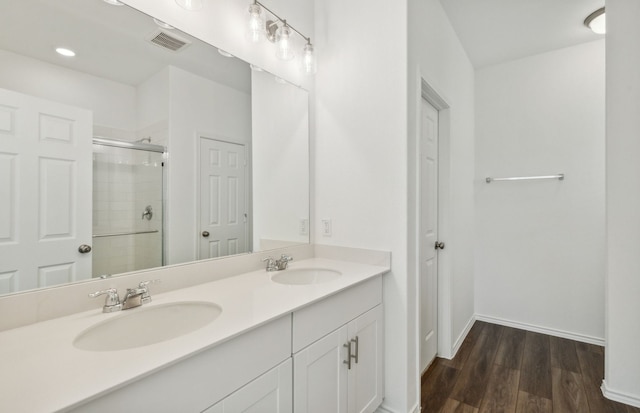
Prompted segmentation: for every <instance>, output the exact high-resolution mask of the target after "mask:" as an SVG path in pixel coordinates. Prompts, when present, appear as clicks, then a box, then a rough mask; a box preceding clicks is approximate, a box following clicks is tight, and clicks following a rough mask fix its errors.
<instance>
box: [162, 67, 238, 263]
mask: <svg viewBox="0 0 640 413" xmlns="http://www.w3.org/2000/svg"><path fill="white" fill-rule="evenodd" d="M169 88H170V93H169V94H170V103H169V106H170V115H169V128H170V130H169V162H168V163H167V200H166V213H167V219H166V222H165V234H166V237H165V241H166V245H165V246H166V257H165V258H166V264H176V263H180V262H187V261H193V260H195V259H196V258H197V257H196V254H197V240H198V234H199V231H198V229H197V226H196V225H197V214H196V212H197V211H198V209H197V201H198V197H197V194H198V180H199V178H198V177H199V173H198V169H197V168H198V162H197V159H199V158H198V148H199V144H200V138H199V137H200V136H201V135H204V136H207V137H209V138H216V137H218V138H221V139H224V140H227V141H231V142H238V143H245V144H247V145H249V144H250V143H251V97H250V96H249V95H248V94H247V93H244V92H240V91H238V90H235V89H232V88H230V87H227V86H224V85H221V84H218V83H215V82H212V81H210V80H208V79H205V78H202V77H199V76H196V75H194V74H192V73H189V72H186V71H184V70H182V69H179V68H176V67H170V68H169Z"/></svg>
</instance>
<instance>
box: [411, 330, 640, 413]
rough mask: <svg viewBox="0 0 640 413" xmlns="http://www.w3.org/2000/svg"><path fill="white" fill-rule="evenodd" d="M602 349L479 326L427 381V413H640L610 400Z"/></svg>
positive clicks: (424, 407) (439, 361) (424, 408)
mask: <svg viewBox="0 0 640 413" xmlns="http://www.w3.org/2000/svg"><path fill="white" fill-rule="evenodd" d="M603 377H604V350H603V348H602V347H599V346H595V345H591V344H585V343H580V342H576V341H572V340H567V339H563V338H558V337H552V336H547V335H544V334H538V333H532V332H529V331H524V330H518V329H515V328H510V327H504V326H499V325H495V324H489V323H485V322H481V321H476V323H475V324H474V325H473V328H472V329H471V331H470V332H469V334H468V335H467V338H466V339H465V341H464V343H463V344H462V346H461V347H460V350H458V354H456V357H455V358H454V359H453V360H445V359H441V358H437V359H436V360H435V361H434V362H433V363H432V365H431V366H430V367H429V369H428V370H427V371H426V372H425V374H424V375H423V376H422V413H454V412H455V413H640V409H638V408H635V407H631V406H626V405H624V404H621V403H617V402H613V401H611V400H608V399H605V398H604V396H602V392H601V391H600V385H601V383H602V378H603Z"/></svg>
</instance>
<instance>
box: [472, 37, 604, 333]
mask: <svg viewBox="0 0 640 413" xmlns="http://www.w3.org/2000/svg"><path fill="white" fill-rule="evenodd" d="M604 51H605V45H604V41H603V40H602V41H596V42H590V43H585V44H581V45H578V46H573V47H569V48H565V49H560V50H556V51H552V52H548V53H544V54H540V55H535V56H531V57H527V58H524V59H520V60H516V61H511V62H507V63H503V64H499V65H495V66H490V67H486V68H483V69H480V70H478V71H477V72H476V239H475V251H476V277H475V292H476V298H475V303H476V313H477V314H478V316H480V317H490V318H492V319H495V320H496V321H498V322H505V321H506V322H514V323H516V324H519V325H521V326H522V327H525V328H526V327H529V328H530V327H538V328H542V329H546V330H548V332H550V333H552V334H565V335H566V334H568V335H569V336H570V337H572V338H575V339H578V340H586V341H589V342H595V343H600V344H602V340H603V337H604V294H603V289H604V258H605V257H604V246H605V242H604V235H605V226H604V224H605V223H604V116H605V102H604V100H605V96H604V94H605V93H604V92H605V77H604V76H605V61H604ZM556 173H564V174H566V179H565V180H563V181H559V180H545V181H530V182H494V183H491V184H487V183H486V182H485V178H486V177H488V176H491V177H501V176H529V175H551V174H556Z"/></svg>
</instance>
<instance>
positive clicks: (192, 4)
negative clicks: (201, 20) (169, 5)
mask: <svg viewBox="0 0 640 413" xmlns="http://www.w3.org/2000/svg"><path fill="white" fill-rule="evenodd" d="M176 3H177V4H178V6H180V7H182V8H183V9H185V10H190V11H193V10H200V9H201V8H202V0H176Z"/></svg>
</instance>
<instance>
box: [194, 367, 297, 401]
mask: <svg viewBox="0 0 640 413" xmlns="http://www.w3.org/2000/svg"><path fill="white" fill-rule="evenodd" d="M292 364H293V363H292V362H291V358H289V359H287V361H285V362H284V363H282V364H280V365H279V366H277V367H275V368H273V369H271V370H270V371H268V372H267V373H265V374H263V375H262V376H260V377H258V378H257V379H255V380H254V381H252V382H251V383H249V384H247V385H246V386H244V387H242V388H240V389H238V390H237V391H235V392H233V393H232V394H231V395H230V396H228V397H226V398H224V399H223V400H221V401H220V402H218V403H216V404H215V405H213V406H211V407H210V408H208V409H207V410H205V411H204V412H203V413H291V412H293V405H292V402H293V395H292V391H293V384H292V382H291V380H292V371H291V369H292Z"/></svg>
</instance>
